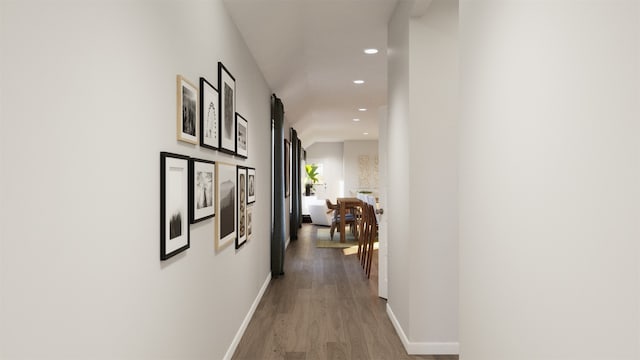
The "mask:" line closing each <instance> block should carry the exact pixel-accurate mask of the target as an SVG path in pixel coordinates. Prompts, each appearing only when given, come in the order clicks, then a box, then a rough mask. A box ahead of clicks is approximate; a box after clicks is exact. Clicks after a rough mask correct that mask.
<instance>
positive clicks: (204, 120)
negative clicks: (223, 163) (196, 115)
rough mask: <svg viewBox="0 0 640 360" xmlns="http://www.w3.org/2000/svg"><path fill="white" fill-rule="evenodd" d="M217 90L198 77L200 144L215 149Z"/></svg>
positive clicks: (217, 128) (216, 135) (216, 145)
mask: <svg viewBox="0 0 640 360" xmlns="http://www.w3.org/2000/svg"><path fill="white" fill-rule="evenodd" d="M218 101H219V95H218V90H217V89H216V88H215V87H213V85H211V83H209V82H208V81H207V79H205V78H203V77H201V78H200V146H202V147H204V148H207V149H212V150H216V149H217V148H218V142H219V141H218V130H219V125H218V119H219V113H220V112H219V111H218V109H219V108H218Z"/></svg>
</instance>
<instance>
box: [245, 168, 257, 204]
mask: <svg viewBox="0 0 640 360" xmlns="http://www.w3.org/2000/svg"><path fill="white" fill-rule="evenodd" d="M254 202H256V169H254V168H247V204H253V203H254Z"/></svg>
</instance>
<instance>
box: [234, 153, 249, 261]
mask: <svg viewBox="0 0 640 360" xmlns="http://www.w3.org/2000/svg"><path fill="white" fill-rule="evenodd" d="M236 171H237V183H238V197H237V202H238V215H237V216H236V219H237V220H238V226H237V229H238V236H237V238H236V249H239V248H240V247H242V245H244V244H245V243H246V242H247V168H246V167H244V166H237V168H236Z"/></svg>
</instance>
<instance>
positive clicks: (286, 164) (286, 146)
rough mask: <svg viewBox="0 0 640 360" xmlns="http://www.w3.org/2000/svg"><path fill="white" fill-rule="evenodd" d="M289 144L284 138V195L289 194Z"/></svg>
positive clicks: (287, 195) (286, 196)
mask: <svg viewBox="0 0 640 360" xmlns="http://www.w3.org/2000/svg"><path fill="white" fill-rule="evenodd" d="M290 188H291V144H290V143H289V140H287V139H284V197H285V198H288V197H289V196H290V195H291V192H290V190H289V189H290Z"/></svg>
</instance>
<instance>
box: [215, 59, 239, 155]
mask: <svg viewBox="0 0 640 360" xmlns="http://www.w3.org/2000/svg"><path fill="white" fill-rule="evenodd" d="M218 91H219V92H220V96H219V98H220V100H219V101H220V131H219V135H218V136H219V138H220V144H219V146H218V150H220V151H223V152H226V153H230V154H235V153H236V96H237V95H236V79H235V78H234V77H233V75H231V73H230V72H229V70H227V68H226V67H225V66H224V65H223V64H222V63H221V62H218Z"/></svg>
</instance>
